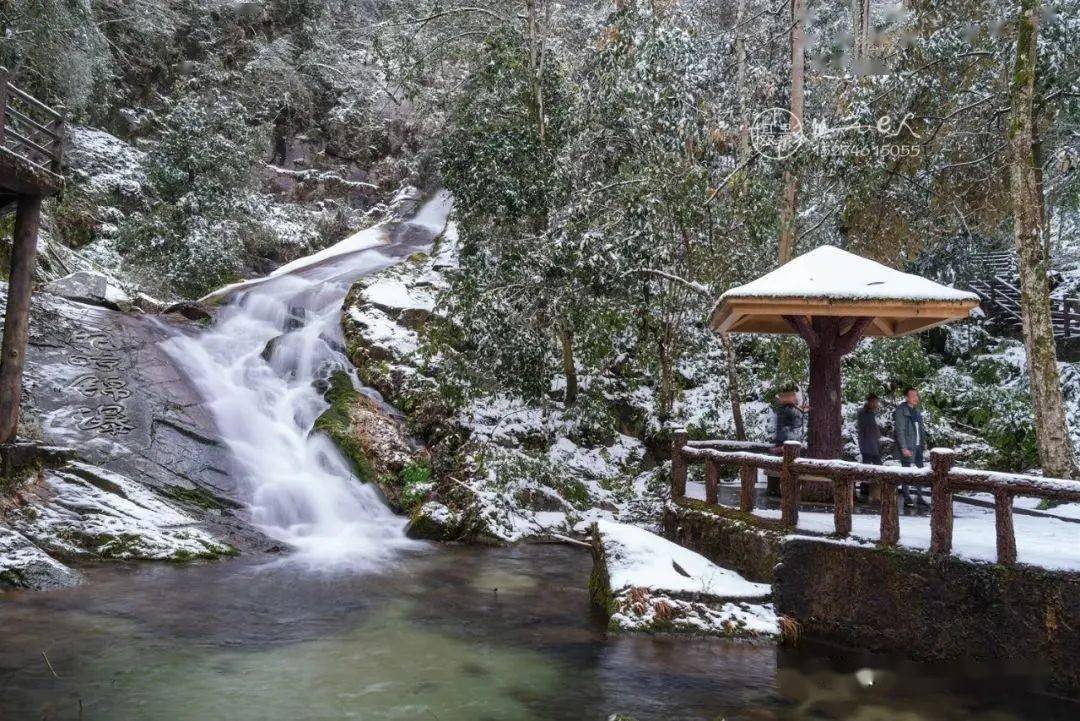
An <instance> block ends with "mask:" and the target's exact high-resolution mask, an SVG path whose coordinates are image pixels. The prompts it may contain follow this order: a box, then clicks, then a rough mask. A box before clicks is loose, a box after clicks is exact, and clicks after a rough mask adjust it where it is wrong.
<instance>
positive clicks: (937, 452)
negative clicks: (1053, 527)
mask: <svg viewBox="0 0 1080 721" xmlns="http://www.w3.org/2000/svg"><path fill="white" fill-rule="evenodd" d="M770 450H771V449H770V448H769V446H768V445H767V444H763V443H762V444H747V443H740V442H736V441H689V440H688V438H687V433H686V431H684V430H676V431H675V433H674V436H673V440H672V448H671V497H672V500H675V501H678V500H681V499H683V498H685V497H686V476H687V467H688V466H689V464H691V463H703V464H704V465H705V503H707V504H709V505H716V504H717V502H718V489H719V481H720V470H721V467H722V466H738V467H739V479H740V493H739V510H741V511H743V512H745V513H750V512H752V511H753V510H754V493H755V486H756V484H757V471H758V469H761V470H764V471H771V472H773V473H775V474H776V475H778V476H779V478H780V524H781V525H782V526H784V527H788V528H792V529H794V528H795V527H796V526H798V523H799V501H800V499H801V498H802V487H803V484H804V476H805V477H813V478H814V479H815V480H819V479H824V480H826V481H831V482H832V485H833V524H834V527H835V529H836V534H837V535H839V536H848V535H850V534H851V516H852V512H853V504H854V490H855V488H854V487H855V483H856V482H864V483H872V484H877V485H879V486H880V487H881V525H880V540H879V542H880V543H881V544H882V545H883V546H890V547H892V546H896V545H897V543H898V542H899V541H900V504H899V503H898V501H897V489H898V488H899V487H900V486H901V485H903V484H907V485H911V486H917V487H929V488H930V494H931V502H930V552H931V553H936V554H948V553H949V552H950V551H951V550H952V541H953V537H952V536H953V532H952V531H953V493H955V492H957V491H981V492H985V493H990V494H992V495H993V497H994V519H995V528H996V533H997V559H998V563H1001V564H1003V565H1013V564H1015V563H1016V534H1015V532H1014V530H1013V498H1014V497H1016V496H1024V497H1034V498H1041V499H1047V500H1052V501H1080V482H1077V481H1067V480H1060V479H1055V478H1043V477H1041V476H1027V475H1021V474H1014V473H997V472H995V471H980V470H973V469H968V468H954V467H953V466H954V463H955V460H956V455H955V453H954V451H952V450H950V449H947V448H935V449H933V450H931V451H930V467H929V468H902V467H896V466H872V465H866V464H863V463H853V462H851V461H840V460H821V459H817V458H800V453H801V451H802V446H801V444H799V443H798V442H795V441H789V442H787V443H785V444H784V446H783V451H782V453H781V454H780V455H773V454H771V453H770V452H769V451H770Z"/></svg>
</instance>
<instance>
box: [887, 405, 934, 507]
mask: <svg viewBox="0 0 1080 721" xmlns="http://www.w3.org/2000/svg"><path fill="white" fill-rule="evenodd" d="M893 422H894V423H895V427H894V430H893V435H894V436H895V438H896V450H897V451H899V452H900V465H902V466H905V467H908V466H911V465H914V466H915V467H916V468H922V467H923V450H924V449H925V447H926V446H925V444H926V426H925V425H924V423H923V413H922V407H921V406H920V405H919V391H917V390H915V389H914V388H911V387H908V388H905V389H904V402H903V403H901V404H900V405H898V406H897V407H896V411H895V412H894V413H893ZM902 492H903V494H904V506H906V507H908V508H910V507H911V506H913V505H916V504H918V505H920V506H926V505H928V504H927V503H926V501H924V500H923V497H922V491H921V490H920V489H919V487H917V486H916V489H915V501H914V503H913V502H912V498H911V491H910V489H909V487H908V484H906V483H905V484H903V489H902Z"/></svg>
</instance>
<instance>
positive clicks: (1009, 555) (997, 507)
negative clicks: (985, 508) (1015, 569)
mask: <svg viewBox="0 0 1080 721" xmlns="http://www.w3.org/2000/svg"><path fill="white" fill-rule="evenodd" d="M994 527H995V529H996V530H997V557H998V563H1000V564H1001V565H1002V566H1012V565H1013V564H1015V563H1016V533H1015V532H1014V531H1013V496H1012V494H1011V493H1009V492H1008V491H1007V490H1005V489H1004V488H999V489H997V490H995V491H994Z"/></svg>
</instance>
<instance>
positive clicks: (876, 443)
mask: <svg viewBox="0 0 1080 721" xmlns="http://www.w3.org/2000/svg"><path fill="white" fill-rule="evenodd" d="M879 408H881V401H879V400H878V397H877V396H876V395H874V394H873V393H871V394H870V395H868V396H866V403H864V404H863V407H862V408H860V409H859V414H858V415H857V416H856V417H855V432H856V435H858V437H859V456H860V457H861V458H862V462H863V463H869V464H871V465H875V466H880V465H881V426H879V425H878V421H877V412H878V409H879ZM869 493H870V488H869V484H867V483H861V484H859V495H860V496H863V497H866V496H867V495H869Z"/></svg>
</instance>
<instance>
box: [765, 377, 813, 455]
mask: <svg viewBox="0 0 1080 721" xmlns="http://www.w3.org/2000/svg"><path fill="white" fill-rule="evenodd" d="M776 401H777V406H776V426H775V427H774V429H773V446H774V447H775V448H776V449H777V450H779V449H780V448H783V446H784V443H785V442H787V441H799V442H802V439H803V429H804V428H805V426H806V413H807V412H808V411H809V410H810V406H808V405H805V404H803V405H799V392H798V391H797V390H795V387H794V386H786V387H785V388H783V389H781V391H780V392H779V393H778V394H777V396H776Z"/></svg>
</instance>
